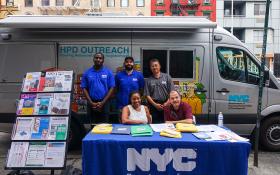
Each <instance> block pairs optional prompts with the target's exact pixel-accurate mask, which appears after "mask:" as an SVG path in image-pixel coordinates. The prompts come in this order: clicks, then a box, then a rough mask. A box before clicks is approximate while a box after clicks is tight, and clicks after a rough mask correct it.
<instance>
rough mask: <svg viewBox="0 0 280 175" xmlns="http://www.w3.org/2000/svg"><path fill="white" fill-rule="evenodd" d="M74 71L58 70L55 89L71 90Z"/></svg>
mask: <svg viewBox="0 0 280 175" xmlns="http://www.w3.org/2000/svg"><path fill="white" fill-rule="evenodd" d="M72 79H73V71H58V72H57V74H56V77H55V85H54V91H71V89H72Z"/></svg>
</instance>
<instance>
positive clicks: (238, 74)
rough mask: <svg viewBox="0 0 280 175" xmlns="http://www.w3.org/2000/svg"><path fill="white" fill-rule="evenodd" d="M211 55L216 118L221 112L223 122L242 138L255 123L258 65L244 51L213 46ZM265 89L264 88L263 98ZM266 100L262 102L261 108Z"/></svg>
mask: <svg viewBox="0 0 280 175" xmlns="http://www.w3.org/2000/svg"><path fill="white" fill-rule="evenodd" d="M214 50H215V51H216V52H214V53H215V55H213V63H214V66H213V74H214V76H213V77H214V88H213V94H214V101H215V114H216V115H215V118H212V121H215V122H217V117H216V116H217V114H218V113H219V112H222V113H223V115H224V123H225V125H226V126H227V127H229V128H230V129H232V130H234V131H236V132H237V133H239V134H242V135H249V134H251V132H252V130H253V129H254V126H255V123H256V114H257V106H258V105H257V103H258V93H259V88H258V82H259V77H260V66H259V63H257V62H256V60H255V59H253V56H252V55H250V54H248V52H246V50H245V49H244V48H238V47H236V46H230V45H216V46H215V47H214ZM266 91H267V88H264V93H263V99H267V98H266V96H267V95H266V93H265V92H266ZM266 104H267V101H266V100H263V106H266Z"/></svg>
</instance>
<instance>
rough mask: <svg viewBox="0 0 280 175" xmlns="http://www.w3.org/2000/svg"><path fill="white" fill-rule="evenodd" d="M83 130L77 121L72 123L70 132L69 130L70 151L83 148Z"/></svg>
mask: <svg viewBox="0 0 280 175" xmlns="http://www.w3.org/2000/svg"><path fill="white" fill-rule="evenodd" d="M82 135H83V134H82V130H81V128H80V126H79V125H78V124H77V123H76V122H75V120H72V121H71V124H70V130H69V137H68V139H69V140H68V143H69V149H70V150H74V149H78V148H80V147H81V143H82Z"/></svg>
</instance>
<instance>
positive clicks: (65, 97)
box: [51, 93, 70, 115]
mask: <svg viewBox="0 0 280 175" xmlns="http://www.w3.org/2000/svg"><path fill="white" fill-rule="evenodd" d="M69 108H70V93H55V94H54V98H53V101H52V106H51V114H54V115H67V114H69Z"/></svg>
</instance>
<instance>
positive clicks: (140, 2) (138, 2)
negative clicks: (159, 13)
mask: <svg viewBox="0 0 280 175" xmlns="http://www.w3.org/2000/svg"><path fill="white" fill-rule="evenodd" d="M144 3H145V2H144V0H136V6H137V7H144V6H145V4H144Z"/></svg>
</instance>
